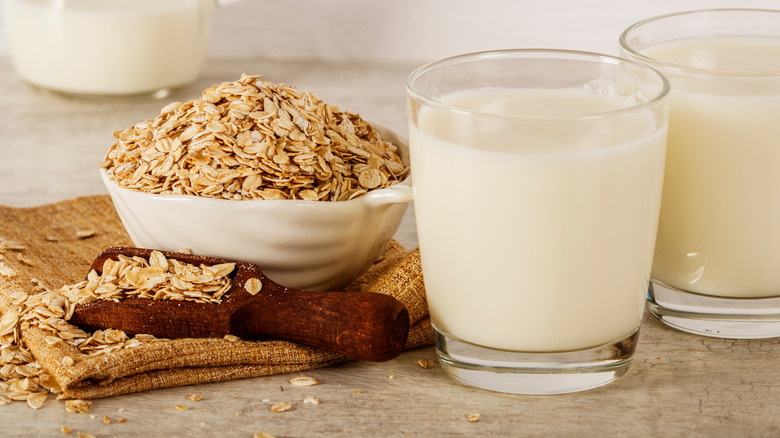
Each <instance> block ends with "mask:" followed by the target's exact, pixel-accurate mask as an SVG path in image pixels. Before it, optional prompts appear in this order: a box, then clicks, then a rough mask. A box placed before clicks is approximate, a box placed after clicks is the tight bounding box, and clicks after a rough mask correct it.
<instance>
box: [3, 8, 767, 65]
mask: <svg viewBox="0 0 780 438" xmlns="http://www.w3.org/2000/svg"><path fill="white" fill-rule="evenodd" d="M3 1H4V0H3ZM66 1H67V0H66ZM105 1H110V0H105ZM160 1H165V0H160ZM728 7H745V8H746V7H752V8H774V9H780V0H579V1H578V0H386V1H377V0H244V1H240V2H238V3H234V4H231V5H226V6H224V7H221V8H218V9H217V10H215V12H214V23H213V24H214V26H213V34H212V44H211V52H210V53H211V57H212V58H278V59H313V58H314V59H332V60H361V61H391V62H392V61H419V62H424V61H431V60H434V59H438V58H442V57H445V56H450V55H455V54H459V53H465V52H472V51H479V50H488V49H503V48H521V47H526V48H528V47H545V48H561V49H578V50H588V51H597V52H602V53H610V54H615V53H617V38H618V35H619V34H620V32H621V31H622V30H623V29H624V28H625V27H627V26H628V25H630V24H632V23H634V22H636V21H639V20H641V19H644V18H648V17H650V16H654V15H658V14H664V13H670V12H676V11H683V10H690V9H702V8H728ZM0 26H1V25H0ZM228 29H234V30H235V29H238V30H240V32H227V30H228ZM235 35H241V37H240V38H236V37H235ZM7 55H8V46H7V44H6V40H5V34H4V32H0V56H7Z"/></svg>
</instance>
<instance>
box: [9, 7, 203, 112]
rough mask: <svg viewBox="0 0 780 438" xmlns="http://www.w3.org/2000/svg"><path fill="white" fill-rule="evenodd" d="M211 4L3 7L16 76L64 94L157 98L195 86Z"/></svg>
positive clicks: (201, 65)
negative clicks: (139, 95)
mask: <svg viewBox="0 0 780 438" xmlns="http://www.w3.org/2000/svg"><path fill="white" fill-rule="evenodd" d="M214 4H215V0H164V1H163V0H6V1H5V11H4V12H5V14H4V15H5V23H4V25H5V27H6V30H7V35H8V43H9V48H10V51H11V58H12V62H13V65H14V67H15V68H16V71H17V72H18V73H19V75H20V76H21V77H22V78H23V79H24V80H25V81H27V82H29V83H30V84H33V85H35V86H37V87H40V88H43V89H47V90H51V91H55V92H59V93H64V94H68V95H88V96H96V95H134V94H148V95H154V96H157V97H162V96H165V95H166V94H167V92H168V91H169V90H170V89H171V88H175V87H179V86H182V85H185V84H188V83H190V82H192V81H194V80H195V79H196V78H197V77H198V75H199V74H200V71H201V68H202V67H203V64H204V61H205V59H206V51H207V48H208V40H209V33H210V27H211V14H212V9H213V7H214Z"/></svg>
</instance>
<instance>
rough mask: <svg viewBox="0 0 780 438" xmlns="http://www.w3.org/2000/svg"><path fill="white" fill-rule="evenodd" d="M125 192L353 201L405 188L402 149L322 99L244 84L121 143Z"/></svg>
mask: <svg viewBox="0 0 780 438" xmlns="http://www.w3.org/2000/svg"><path fill="white" fill-rule="evenodd" d="M114 137H115V138H116V143H114V145H113V146H112V147H111V149H110V150H109V152H108V154H107V156H106V159H105V160H104V161H103V163H101V165H100V167H102V168H104V169H106V171H107V172H108V175H109V177H110V178H111V179H112V180H113V181H114V182H116V183H117V184H119V186H121V187H124V188H127V189H133V190H139V191H143V192H148V193H159V194H187V195H195V196H202V197H210V198H222V199H233V200H251V199H305V200H312V201H343V200H348V199H353V198H355V197H357V196H360V195H362V194H364V193H366V192H368V191H369V190H373V189H380V188H385V187H387V186H389V185H391V184H394V183H396V182H399V181H401V180H403V179H404V178H405V177H406V176H407V174H408V172H409V168H408V166H406V165H405V164H404V163H403V161H402V160H401V158H400V157H399V155H398V153H397V147H396V146H395V145H393V144H392V143H389V142H387V141H385V140H383V139H382V138H381V136H380V135H379V134H378V133H377V132H376V131H375V130H374V129H373V128H372V127H371V125H370V124H368V123H367V122H366V121H365V120H363V119H362V118H361V117H360V116H359V115H356V114H351V113H349V112H342V111H340V110H339V109H338V108H337V107H335V106H331V105H328V104H326V103H324V102H323V101H322V100H320V99H319V98H318V97H317V96H315V95H314V94H312V93H310V92H307V91H301V90H298V89H297V88H295V87H293V86H289V85H285V84H274V83H271V82H268V81H265V80H261V76H248V75H242V76H241V79H239V80H238V81H236V82H223V83H221V84H219V85H216V86H214V87H211V88H209V89H207V90H205V91H204V92H203V94H202V96H201V97H200V98H198V99H195V100H192V101H190V102H186V103H179V102H176V103H172V104H170V105H168V106H166V107H165V108H163V109H162V111H161V114H160V115H159V116H158V117H157V118H155V119H154V120H147V121H144V122H141V123H138V124H136V125H135V126H132V127H130V128H127V129H125V130H123V131H118V132H115V133H114Z"/></svg>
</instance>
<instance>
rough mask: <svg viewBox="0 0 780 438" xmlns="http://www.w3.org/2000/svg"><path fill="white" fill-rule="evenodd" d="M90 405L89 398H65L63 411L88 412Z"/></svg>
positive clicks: (72, 412)
mask: <svg viewBox="0 0 780 438" xmlns="http://www.w3.org/2000/svg"><path fill="white" fill-rule="evenodd" d="M90 406H92V402H91V401H89V400H65V411H66V412H70V413H71V414H88V413H89V408H90Z"/></svg>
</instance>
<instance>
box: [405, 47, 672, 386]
mask: <svg viewBox="0 0 780 438" xmlns="http://www.w3.org/2000/svg"><path fill="white" fill-rule="evenodd" d="M407 90H408V95H409V99H408V102H409V108H408V109H409V140H410V141H409V143H410V147H411V163H412V184H413V187H414V198H415V201H414V203H415V213H416V220H417V230H418V236H419V243H420V251H421V257H422V266H423V276H424V281H425V289H426V293H427V298H428V304H429V308H430V315H431V319H432V322H433V326H434V330H435V333H436V348H437V352H438V355H439V359H440V362H441V363H442V365H443V367H444V368H445V369H446V370H447V371H448V372H449V373H450V374H451V375H452V376H454V377H455V378H457V379H459V380H461V381H463V382H466V383H469V384H472V385H475V386H478V387H483V388H487V389H491V390H496V391H501V392H512V393H522V394H555V393H566V392H574V391H580V390H585V389H590V388H594V387H598V386H601V385H604V384H607V383H609V382H611V381H612V380H614V379H616V378H617V377H619V376H621V375H622V374H623V373H625V372H626V370H627V369H628V366H629V364H630V362H631V358H632V356H633V353H634V350H635V348H636V343H637V336H638V330H639V326H640V321H641V319H642V313H643V310H644V300H645V296H646V292H647V287H648V282H649V280H650V267H651V261H652V256H653V246H654V243H655V238H656V230H657V225H658V212H659V208H660V202H661V188H662V180H663V171H664V159H665V152H666V131H667V119H668V94H667V93H668V90H669V87H668V82H667V81H666V79H665V78H664V77H663V76H661V75H660V74H658V73H657V72H656V71H654V70H652V69H650V68H648V67H646V66H644V65H641V64H639V63H636V62H633V61H628V60H624V59H619V58H615V57H610V56H606V55H599V54H593V53H582V52H570V51H556V50H507V51H496V52H484V53H474V54H467V55H462V56H457V57H454V58H449V59H444V60H441V61H437V62H434V63H431V64H428V65H425V66H422V67H420V68H419V69H417V70H415V71H414V72H413V73H412V74H411V75H410V77H409V80H408V83H407Z"/></svg>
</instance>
